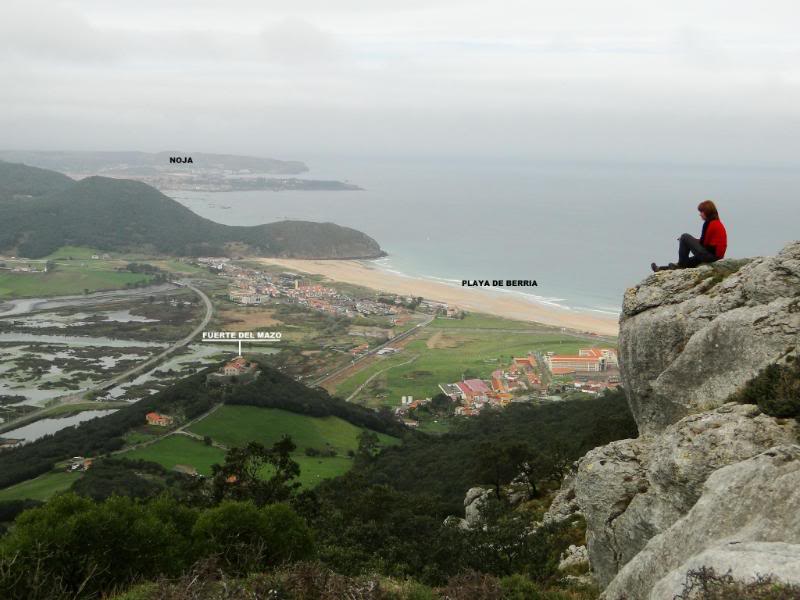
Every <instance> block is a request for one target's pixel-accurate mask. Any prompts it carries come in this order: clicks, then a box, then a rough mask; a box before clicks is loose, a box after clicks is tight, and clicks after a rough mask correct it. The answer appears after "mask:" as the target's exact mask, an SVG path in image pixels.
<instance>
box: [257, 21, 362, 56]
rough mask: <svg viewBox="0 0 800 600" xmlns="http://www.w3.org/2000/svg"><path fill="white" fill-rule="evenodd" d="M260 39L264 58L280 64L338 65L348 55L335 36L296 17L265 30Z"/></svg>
mask: <svg viewBox="0 0 800 600" xmlns="http://www.w3.org/2000/svg"><path fill="white" fill-rule="evenodd" d="M259 37H260V43H261V47H262V48H263V50H264V57H265V58H266V59H267V60H269V61H271V62H276V63H280V64H287V65H297V64H309V63H312V64H313V63H317V64H318V63H330V62H337V61H338V60H340V59H341V58H343V57H344V56H345V54H346V51H347V49H346V46H345V45H344V44H343V43H342V42H340V41H339V40H338V39H337V38H336V37H335V36H333V35H331V34H330V33H328V32H325V31H323V30H322V29H320V28H319V27H316V26H315V25H312V24H311V23H309V22H308V21H305V20H303V19H300V18H297V17H293V18H288V19H284V20H282V21H281V22H280V23H276V24H274V25H271V26H269V27H267V28H265V29H264V30H263V31H262V33H261V35H260V36H259Z"/></svg>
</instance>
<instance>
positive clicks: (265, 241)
mask: <svg viewBox="0 0 800 600" xmlns="http://www.w3.org/2000/svg"><path fill="white" fill-rule="evenodd" d="M0 165H2V169H0V252H8V253H14V254H16V255H18V256H25V257H29V258H39V257H43V256H47V255H48V254H50V253H52V252H53V251H55V250H56V249H58V248H60V247H61V246H90V247H92V248H97V249H99V250H106V251H120V252H127V251H134V252H152V253H161V254H171V255H179V256H198V255H224V254H232V253H235V254H256V255H260V256H279V257H287V258H289V257H291V258H372V257H377V256H382V255H383V252H382V251H381V249H380V246H379V245H378V243H377V242H376V241H375V240H373V239H372V238H370V237H369V236H367V235H366V234H364V233H361V232H360V231H356V230H355V229H350V228H348V227H341V226H339V225H335V224H334V223H313V222H308V221H282V222H278V223H269V224H265V225H253V226H229V225H222V224H220V223H215V222H214V221H210V220H208V219H204V218H203V217H201V216H199V215H196V214H195V213H193V212H192V211H190V210H189V209H188V208H186V207H185V206H183V205H182V204H180V203H178V202H176V201H175V200H173V199H171V198H168V197H167V196H165V195H164V194H162V193H161V192H159V191H158V190H156V189H155V188H152V187H150V186H148V185H146V184H144V183H140V182H136V181H130V180H126V179H110V178H106V177H88V178H86V179H83V180H81V181H78V182H74V181H72V180H71V179H69V178H68V177H66V176H63V175H61V174H59V173H55V172H52V171H45V170H43V169H35V168H33V167H27V166H25V165H12V164H10V163H0ZM4 191H5V193H4ZM23 195H27V196H33V198H27V199H25V200H21V199H20V196H23Z"/></svg>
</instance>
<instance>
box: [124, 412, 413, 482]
mask: <svg viewBox="0 0 800 600" xmlns="http://www.w3.org/2000/svg"><path fill="white" fill-rule="evenodd" d="M190 431H191V433H194V434H197V435H201V436H209V437H211V438H212V439H213V440H214V441H215V442H218V443H220V444H222V445H224V446H227V447H228V448H231V447H234V446H243V445H244V444H246V443H247V442H250V441H257V442H260V443H262V444H264V445H266V446H269V445H271V444H272V443H274V442H276V441H278V440H279V439H280V438H281V437H282V436H283V435H284V434H288V435H291V436H292V440H294V442H295V444H297V451H296V452H295V453H294V454H293V456H292V458H293V459H294V460H295V461H296V462H297V463H298V464H299V465H300V478H299V481H300V483H301V484H302V485H303V487H314V486H315V485H316V484H318V483H319V482H320V481H322V480H323V479H328V478H331V477H337V476H339V475H343V474H344V473H346V472H347V471H348V470H350V467H351V466H352V464H353V461H352V459H351V458H349V457H348V456H347V451H348V450H355V449H356V448H357V447H358V435H359V434H360V433H361V429H360V428H358V427H356V426H355V425H352V424H350V423H348V422H347V421H344V420H343V419H340V418H338V417H324V418H317V417H309V416H305V415H299V414H297V413H292V412H288V411H285V410H279V409H273V408H258V407H255V406H222V407H220V408H219V409H218V410H217V411H215V412H214V413H212V414H211V415H209V416H208V417H206V418H205V419H203V420H202V421H200V422H198V423H195V424H194V425H193V426H192V427H191V428H190ZM378 438H379V439H380V442H381V444H383V445H390V444H398V443H400V440H398V439H397V438H394V437H391V436H388V435H384V434H380V433H379V434H378ZM127 439H128V441H129V442H133V443H135V442H136V441H138V440H139V439H140V438H139V437H138V436H135V435H134V434H129V437H128V438H127ZM309 447H312V448H317V449H320V450H322V449H325V448H327V447H330V448H333V449H335V450H336V452H337V456H333V457H311V456H306V454H305V449H306V448H309ZM123 456H124V457H125V458H130V459H144V460H151V461H153V462H157V463H158V464H160V465H162V466H164V467H165V468H167V469H172V468H173V467H174V466H175V465H177V464H181V465H190V466H192V467H194V468H195V469H197V471H198V473H201V474H203V475H206V476H208V475H210V474H211V465H213V464H215V463H219V464H222V463H223V462H224V460H225V453H224V451H223V450H221V449H219V448H214V447H212V446H206V445H205V444H204V443H203V442H200V441H199V440H196V439H192V438H189V437H187V436H183V435H169V436H165V437H164V438H162V439H160V440H159V441H157V442H154V443H153V444H150V445H149V446H145V447H143V448H138V449H135V450H131V451H129V452H125V453H124V455H123ZM269 472H270V470H269V468H268V467H265V469H264V471H263V475H264V476H265V477H268V476H269Z"/></svg>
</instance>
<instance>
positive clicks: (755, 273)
mask: <svg viewBox="0 0 800 600" xmlns="http://www.w3.org/2000/svg"><path fill="white" fill-rule="evenodd" d="M799 332H800V242H793V243H791V244H789V245H787V246H786V247H784V248H783V250H781V252H780V253H778V254H777V255H776V256H774V257H760V258H754V259H748V260H739V261H736V260H722V261H719V262H717V263H714V264H712V265H703V266H700V267H698V268H695V269H681V270H676V271H662V272H659V273H654V274H653V275H651V276H649V277H648V278H647V279H645V280H644V281H642V282H641V283H640V284H639V285H637V286H636V287H633V288H630V289H628V290H627V291H626V292H625V297H624V300H623V306H622V314H621V316H620V337H619V350H620V353H619V359H620V371H621V375H622V381H623V384H624V387H625V392H626V394H627V397H628V403H629V404H630V407H631V411H632V412H633V416H634V418H635V419H636V423H637V426H638V427H639V432H640V433H641V434H649V433H656V432H658V431H662V430H663V429H664V428H665V427H667V426H669V425H670V424H672V423H675V422H676V421H678V420H680V419H681V418H683V417H684V416H686V415H687V414H692V413H697V412H702V411H704V410H709V409H712V408H715V407H717V406H719V405H721V404H723V403H724V402H725V401H726V400H727V399H728V398H729V396H730V395H731V394H732V393H734V392H736V391H737V390H738V389H740V388H741V386H742V385H743V384H744V383H746V382H747V381H748V380H750V379H752V378H753V377H754V376H755V375H756V374H757V373H758V372H759V371H760V370H761V369H763V368H764V367H766V366H767V365H769V364H771V363H775V362H779V361H781V360H783V359H784V358H785V357H786V356H787V354H789V353H791V352H793V351H795V352H796V348H797V346H798V344H799V343H800V339H798V338H799V336H800V333H799Z"/></svg>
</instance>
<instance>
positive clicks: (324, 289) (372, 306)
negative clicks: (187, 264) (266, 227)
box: [198, 258, 400, 317]
mask: <svg viewBox="0 0 800 600" xmlns="http://www.w3.org/2000/svg"><path fill="white" fill-rule="evenodd" d="M198 262H199V263H200V264H203V265H206V266H207V267H209V268H210V269H212V270H215V271H217V272H219V273H220V274H222V275H224V276H226V277H228V278H229V279H230V280H231V281H230V284H229V286H228V299H229V300H230V301H231V302H235V303H237V304H243V305H259V304H266V303H268V302H270V301H271V300H272V299H273V298H280V299H281V300H282V301H284V302H289V303H292V304H298V305H300V306H305V307H307V308H311V309H313V310H317V311H320V312H323V313H327V314H331V315H335V316H343V317H355V316H357V315H365V316H369V315H396V314H398V312H400V309H398V308H397V307H395V306H392V305H389V304H385V303H383V302H376V301H375V300H372V299H370V298H352V297H350V296H348V295H346V294H343V293H341V292H340V291H339V290H337V289H335V288H332V287H328V286H325V285H321V284H319V283H316V282H306V281H304V278H303V276H302V275H298V274H296V273H291V272H288V271H287V272H284V273H280V274H278V275H271V274H267V273H264V272H262V271H258V270H255V269H248V268H245V267H241V266H239V265H235V264H233V263H232V262H231V261H230V260H229V259H226V258H199V259H198Z"/></svg>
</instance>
